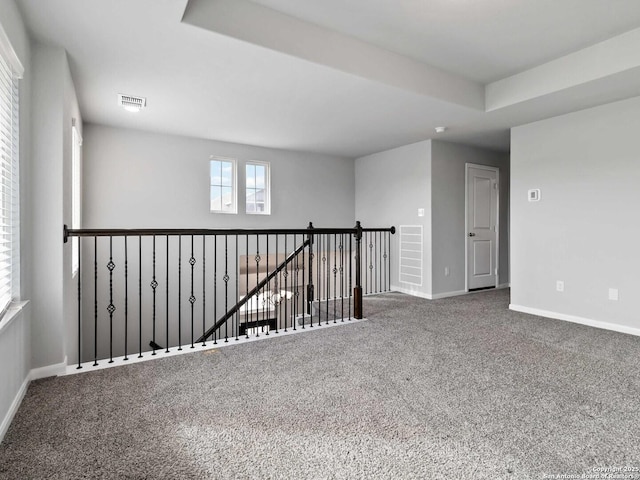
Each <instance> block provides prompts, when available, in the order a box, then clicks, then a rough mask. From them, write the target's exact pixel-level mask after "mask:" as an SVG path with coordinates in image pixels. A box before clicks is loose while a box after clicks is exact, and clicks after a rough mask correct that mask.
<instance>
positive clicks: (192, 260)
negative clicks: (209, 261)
mask: <svg viewBox="0 0 640 480" xmlns="http://www.w3.org/2000/svg"><path fill="white" fill-rule="evenodd" d="M189 265H191V295H190V296H189V303H190V304H191V348H195V347H194V345H193V306H194V304H195V303H196V297H194V296H193V269H194V267H195V265H196V259H195V257H194V256H193V235H191V257H190V258H189Z"/></svg>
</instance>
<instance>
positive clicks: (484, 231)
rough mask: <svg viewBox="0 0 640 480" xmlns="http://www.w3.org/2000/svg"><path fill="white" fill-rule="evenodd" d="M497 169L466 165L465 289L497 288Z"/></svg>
mask: <svg viewBox="0 0 640 480" xmlns="http://www.w3.org/2000/svg"><path fill="white" fill-rule="evenodd" d="M497 276H498V169H497V168H494V167H485V166H482V165H472V164H467V289H468V290H474V289H477V288H489V287H495V286H496V285H497Z"/></svg>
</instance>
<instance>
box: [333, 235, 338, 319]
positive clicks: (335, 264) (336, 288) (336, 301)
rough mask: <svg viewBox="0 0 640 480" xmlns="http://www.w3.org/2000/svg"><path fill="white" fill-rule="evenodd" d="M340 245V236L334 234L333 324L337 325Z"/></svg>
mask: <svg viewBox="0 0 640 480" xmlns="http://www.w3.org/2000/svg"><path fill="white" fill-rule="evenodd" d="M337 245H338V235H337V234H336V233H334V234H333V323H337V321H338V320H337V318H336V317H337V315H338V311H337V307H338V300H337V298H338V297H336V295H337V293H338V266H337V262H338V252H337V251H336V247H337Z"/></svg>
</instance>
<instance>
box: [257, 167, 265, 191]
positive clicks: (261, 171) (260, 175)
mask: <svg viewBox="0 0 640 480" xmlns="http://www.w3.org/2000/svg"><path fill="white" fill-rule="evenodd" d="M264 177H265V167H264V165H256V187H258V188H264Z"/></svg>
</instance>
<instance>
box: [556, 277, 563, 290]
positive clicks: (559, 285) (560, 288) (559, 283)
mask: <svg viewBox="0 0 640 480" xmlns="http://www.w3.org/2000/svg"><path fill="white" fill-rule="evenodd" d="M556 290H557V291H558V292H564V282H563V281H562V280H558V281H557V282H556Z"/></svg>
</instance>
